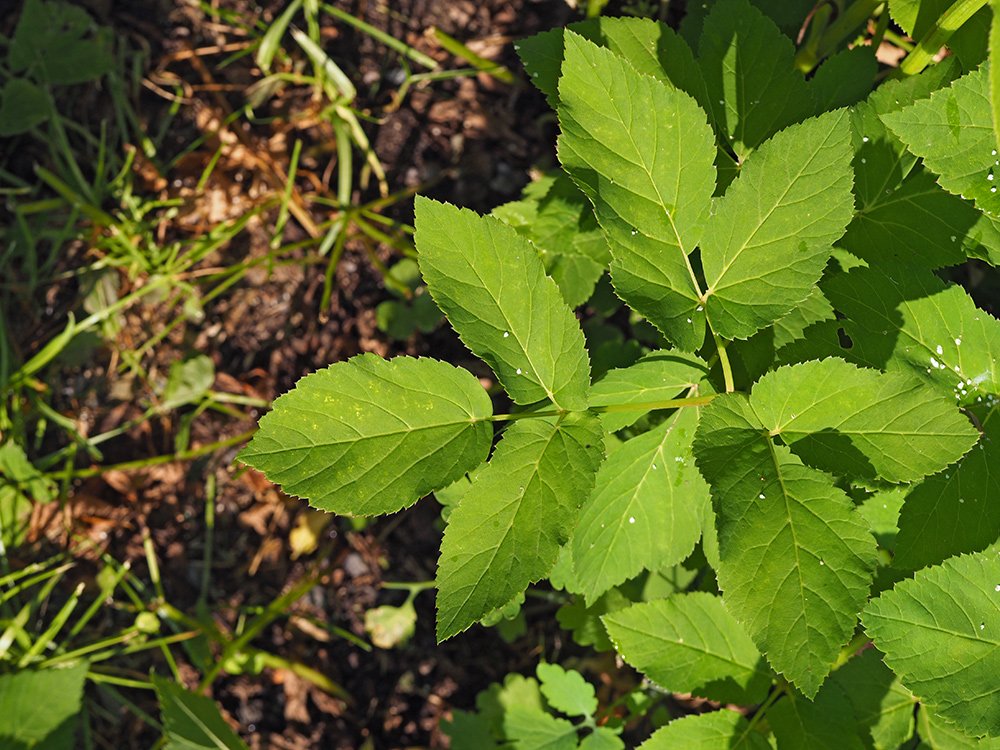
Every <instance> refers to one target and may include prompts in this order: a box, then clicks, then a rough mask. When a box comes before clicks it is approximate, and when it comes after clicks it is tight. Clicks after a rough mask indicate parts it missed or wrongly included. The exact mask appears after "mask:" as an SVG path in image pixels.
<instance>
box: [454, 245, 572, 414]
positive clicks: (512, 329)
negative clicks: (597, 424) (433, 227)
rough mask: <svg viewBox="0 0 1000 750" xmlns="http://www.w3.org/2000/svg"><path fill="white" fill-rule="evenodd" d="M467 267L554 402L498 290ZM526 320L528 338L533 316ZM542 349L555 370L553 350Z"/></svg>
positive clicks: (553, 394)
mask: <svg viewBox="0 0 1000 750" xmlns="http://www.w3.org/2000/svg"><path fill="white" fill-rule="evenodd" d="M494 250H496V245H494ZM499 255H500V254H499V252H498V253H497V257H499ZM469 268H470V269H471V270H472V272H473V273H474V274H476V278H477V279H478V280H479V285H480V288H482V289H483V290H485V291H486V292H487V293H488V294H489V295H490V297H491V298H492V299H493V303H494V304H495V305H496V308H497V310H499V311H500V315H501V316H502V317H503V320H504V323H505V324H506V331H505V332H509V333H510V335H511V336H513V337H514V340H515V341H516V342H517V345H518V346H519V347H521V351H522V352H524V356H525V359H526V363H527V364H528V366H529V367H531V372H532V373H533V374H534V376H535V381H536V382H537V383H538V384H539V385H540V386H541V387H542V390H543V391H545V393H546V395H548V397H549V401H551V402H552V403H556V399H555V392H554V391H553V390H552V389H551V388H549V386H548V385H546V383H545V378H544V377H542V375H541V373H539V372H538V368H537V367H536V366H535V361H534V359H533V358H532V356H531V352H530V351H529V350H528V346H527V344H525V343H524V342H523V341H522V340H521V338H520V337H519V336H518V335H517V326H514V325H512V324H511V321H510V318H508V317H507V310H506V309H505V308H504V307H503V306H502V305H501V304H500V298H499V293H500V292H499V291H498V292H497V294H493V290H492V289H491V288H490V285H489V284H487V283H486V280H485V279H484V278H483V277H482V275H480V273H479V269H478V268H476V267H475V265H473V264H472V263H470V264H469ZM500 286H501V287H502V286H503V277H502V276H501V278H500ZM527 322H528V330H527V332H526V334H525V335H526V336H527V337H528V338H529V339H530V338H531V325H532V322H533V318H532V317H531V316H530V315H529V316H528V321H527ZM544 350H545V352H546V353H548V354H549V356H550V359H551V360H552V371H553V372H555V370H556V367H555V365H556V360H555V357H554V356H552V351H553V350H552V349H550V348H549V347H544Z"/></svg>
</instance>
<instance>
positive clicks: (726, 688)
mask: <svg viewBox="0 0 1000 750" xmlns="http://www.w3.org/2000/svg"><path fill="white" fill-rule="evenodd" d="M601 619H602V621H603V622H604V626H605V627H606V628H607V630H608V636H609V637H610V638H611V642H612V643H614V645H615V649H616V650H617V651H618V653H619V654H621V656H622V658H623V659H625V661H627V662H628V663H629V664H631V665H632V666H633V667H635V668H636V669H638V670H639V671H640V672H642V673H643V674H644V675H646V676H647V677H649V679H651V680H652V681H653V682H655V683H656V684H657V685H659V686H660V687H662V688H664V689H666V690H670V691H673V692H691V693H694V694H695V695H700V696H703V697H705V698H711V699H713V700H718V701H722V702H723V703H730V702H731V703H742V704H750V703H760V702H761V701H762V700H763V699H764V697H765V696H766V694H767V689H768V687H769V686H770V684H771V678H770V673H769V671H768V669H767V665H766V664H764V661H763V659H762V658H761V656H760V652H758V651H757V647H756V646H754V644H753V641H751V640H750V637H749V636H748V635H747V634H746V632H745V631H744V630H743V628H742V627H741V626H740V624H739V623H738V622H736V620H735V619H734V618H733V616H732V615H731V614H729V612H728V611H727V609H726V607H725V605H724V604H723V602H722V600H721V599H719V598H718V597H717V596H712V595H711V594H706V593H702V592H695V593H691V594H677V595H675V596H671V597H669V598H668V599H658V600H656V601H652V602H644V603H642V604H636V605H633V606H631V607H627V608H626V609H622V610H619V611H617V612H613V613H611V614H607V615H604V617H602V618H601Z"/></svg>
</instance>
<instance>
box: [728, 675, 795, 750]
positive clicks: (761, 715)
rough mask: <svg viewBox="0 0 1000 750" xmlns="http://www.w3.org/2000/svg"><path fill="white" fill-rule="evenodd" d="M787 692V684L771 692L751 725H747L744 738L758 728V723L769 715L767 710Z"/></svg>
mask: <svg viewBox="0 0 1000 750" xmlns="http://www.w3.org/2000/svg"><path fill="white" fill-rule="evenodd" d="M787 691H788V683H787V682H781V683H780V684H779V685H778V686H777V687H775V689H774V690H772V691H771V694H770V695H769V696H767V700H766V701H764V702H763V703H761V704H760V708H758V709H757V710H756V711H755V712H754V715H753V718H751V719H750V723H749V724H748V725H747V728H746V731H745V732H744V733H743V736H744V737H746V736H747V735H748V734H750V730H752V729H753V728H754V726H756V724H757V722H759V721H760V720H761V719H762V718H764V714H766V713H767V710H768V709H769V708H770V707H771V706H773V705H774V704H775V703H776V702H777V700H778V698H780V697H781V696H783V695H784V694H785V693H786V692H787ZM737 744H738V743H737Z"/></svg>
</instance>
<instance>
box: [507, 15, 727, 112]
mask: <svg viewBox="0 0 1000 750" xmlns="http://www.w3.org/2000/svg"><path fill="white" fill-rule="evenodd" d="M567 28H568V29H569V31H571V32H573V33H575V34H579V35H580V36H582V37H584V38H585V39H589V40H590V41H591V42H593V43H594V44H597V45H599V46H601V47H607V48H608V49H609V50H611V51H612V52H614V53H615V54H616V55H618V56H619V57H622V58H624V59H626V60H628V61H629V64H631V65H632V67H634V68H635V69H636V70H637V71H639V72H640V73H644V74H645V75H648V76H652V77H654V78H658V79H660V80H661V81H663V82H664V83H666V84H669V85H670V86H671V87H673V88H678V89H680V90H681V91H685V92H687V93H688V94H690V95H691V96H693V97H694V98H695V99H696V100H697V101H698V102H699V103H700V104H701V105H702V106H703V107H704V106H707V101H708V92H707V90H706V88H705V81H704V80H703V79H702V76H701V70H700V69H699V68H698V64H697V62H695V59H694V53H692V51H691V48H690V47H688V45H687V42H685V41H684V40H683V39H681V37H680V36H679V35H678V34H677V33H676V32H675V31H674V30H673V29H671V28H670V27H669V26H667V25H666V24H665V23H661V22H659V21H653V20H651V19H648V18H610V17H603V18H590V19H587V20H586V21H581V22H579V23H573V24H570V25H569V26H568V27H567ZM564 35H565V30H564V29H559V28H556V29H551V30H550V31H543V32H542V33H541V34H536V35H535V36H533V37H529V38H528V39H522V40H521V41H520V42H517V43H516V44H515V45H514V49H515V50H517V53H518V55H519V56H520V57H521V60H522V62H523V63H524V69H525V71H527V73H528V74H529V76H530V77H531V82H532V83H533V84H534V85H535V86H537V87H538V89H539V90H540V91H542V93H544V94H545V96H546V97H548V99H549V102H550V103H551V104H552V105H553V108H555V107H557V106H558V104H559V91H558V86H559V74H560V71H561V69H562V63H563V57H564V54H565V53H564V46H565V40H564Z"/></svg>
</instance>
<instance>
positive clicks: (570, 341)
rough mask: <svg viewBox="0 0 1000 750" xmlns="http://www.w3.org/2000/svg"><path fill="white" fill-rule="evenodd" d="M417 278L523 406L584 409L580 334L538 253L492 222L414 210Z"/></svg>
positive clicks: (460, 213) (431, 208)
mask: <svg viewBox="0 0 1000 750" xmlns="http://www.w3.org/2000/svg"><path fill="white" fill-rule="evenodd" d="M415 239H416V244H417V250H418V252H419V263H420V272H421V274H423V277H424V281H426V282H427V288H428V290H429V291H430V293H431V296H432V297H433V298H434V301H435V302H436V303H437V305H438V307H440V308H441V310H442V311H443V312H444V314H445V315H446V316H447V318H448V321H449V322H450V323H451V325H452V326H453V327H454V329H455V330H456V331H457V332H458V335H459V336H460V337H461V339H462V341H463V342H464V343H465V345H466V346H468V347H469V349H471V350H472V351H473V352H474V353H475V354H476V355H478V356H479V357H481V358H482V359H484V360H485V361H486V363H487V364H488V365H489V366H490V367H492V368H493V371H494V372H495V373H496V375H497V378H498V379H499V380H500V382H501V383H502V384H503V386H504V388H505V389H506V391H507V393H508V394H510V397H511V398H512V399H513V400H514V401H515V402H516V403H519V404H531V403H534V402H536V401H541V400H544V399H550V400H551V401H552V402H553V403H554V404H556V405H557V406H559V407H561V408H563V409H568V410H577V409H586V408H587V389H588V388H589V385H590V360H589V359H588V357H587V351H586V349H585V348H584V341H583V332H582V331H581V330H580V326H579V324H578V323H577V321H576V318H575V317H574V315H573V312H572V310H570V308H569V307H568V306H567V305H566V303H565V302H564V301H563V298H562V295H561V294H560V292H559V288H558V287H557V286H556V284H555V282H554V281H552V279H551V278H549V277H548V276H546V274H545V268H544V266H543V265H542V261H541V259H540V258H539V257H538V253H537V251H536V250H535V248H534V247H532V245H531V244H530V243H529V242H528V240H526V239H525V238H524V237H521V236H520V235H519V234H518V233H517V231H516V230H515V229H514V228H512V227H510V226H507V225H506V224H504V223H502V222H500V221H499V220H497V219H494V218H492V217H489V216H479V215H477V214H476V213H474V212H473V211H469V210H466V209H460V208H455V207H454V206H451V205H448V204H447V203H437V202H436V201H432V200H429V199H427V198H417V202H416V235H415Z"/></svg>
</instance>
